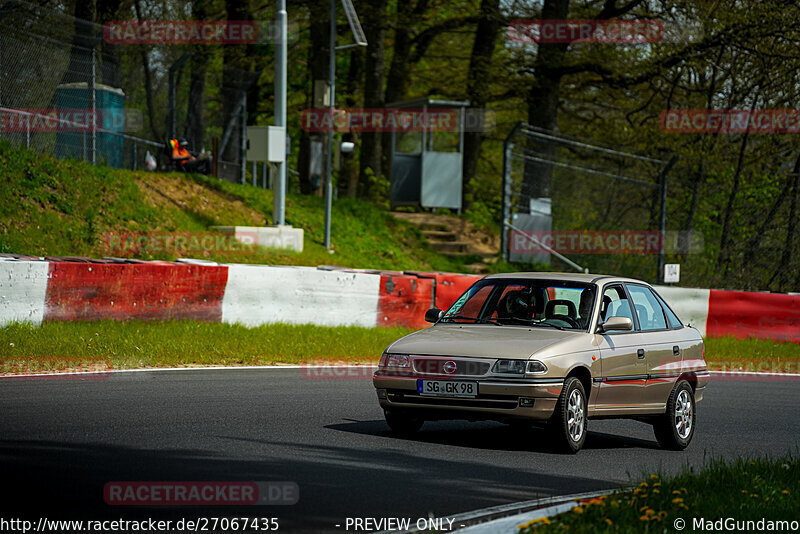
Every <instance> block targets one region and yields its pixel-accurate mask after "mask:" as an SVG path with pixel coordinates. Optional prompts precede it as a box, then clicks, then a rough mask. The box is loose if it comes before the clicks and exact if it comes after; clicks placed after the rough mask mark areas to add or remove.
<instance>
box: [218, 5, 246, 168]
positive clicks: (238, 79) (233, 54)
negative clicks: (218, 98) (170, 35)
mask: <svg viewBox="0 0 800 534" xmlns="http://www.w3.org/2000/svg"><path fill="white" fill-rule="evenodd" d="M225 11H226V14H227V17H228V20H252V18H253V17H252V14H251V13H250V5H249V2H248V0H225ZM222 61H223V68H222V90H221V94H222V125H223V135H224V130H225V129H227V127H228V125H231V124H232V127H231V130H230V136H229V138H228V143H227V145H226V146H225V150H224V151H223V153H222V154H220V159H222V160H225V161H230V162H239V147H240V138H241V130H240V120H239V119H238V117H237V116H236V115H237V114H238V113H239V106H238V104H239V103H240V101H241V99H242V96H243V94H244V96H245V97H246V91H247V86H248V81H249V80H250V75H251V73H250V70H251V68H252V61H251V60H250V58H249V57H248V54H247V46H246V45H225V47H224V51H223V55H222ZM242 163H243V162H242Z"/></svg>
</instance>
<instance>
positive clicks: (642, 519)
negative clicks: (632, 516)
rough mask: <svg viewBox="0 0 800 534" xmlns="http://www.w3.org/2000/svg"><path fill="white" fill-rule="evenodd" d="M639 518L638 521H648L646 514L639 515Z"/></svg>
mask: <svg viewBox="0 0 800 534" xmlns="http://www.w3.org/2000/svg"><path fill="white" fill-rule="evenodd" d="M639 520H640V521H650V518H649V517H648V516H646V515H643V516H640V517H639Z"/></svg>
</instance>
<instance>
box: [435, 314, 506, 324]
mask: <svg viewBox="0 0 800 534" xmlns="http://www.w3.org/2000/svg"><path fill="white" fill-rule="evenodd" d="M451 319H462V320H465V321H475V324H495V325H497V326H503V323H500V322H498V321H495V320H494V319H478V318H477V317H467V316H466V315H453V316H451V317H445V318H444V319H442V322H452V321H451Z"/></svg>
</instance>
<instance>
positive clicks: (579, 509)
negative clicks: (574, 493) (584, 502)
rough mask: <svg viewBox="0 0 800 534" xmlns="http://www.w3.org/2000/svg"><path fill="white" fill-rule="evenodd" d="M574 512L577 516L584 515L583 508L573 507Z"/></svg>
mask: <svg viewBox="0 0 800 534" xmlns="http://www.w3.org/2000/svg"><path fill="white" fill-rule="evenodd" d="M572 511H573V512H575V513H576V514H582V513H583V508H581V507H580V506H573V507H572Z"/></svg>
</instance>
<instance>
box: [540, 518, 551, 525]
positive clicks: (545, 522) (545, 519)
mask: <svg viewBox="0 0 800 534" xmlns="http://www.w3.org/2000/svg"><path fill="white" fill-rule="evenodd" d="M542 524H543V525H549V524H550V520H549V519H548V518H546V517H543V518H542Z"/></svg>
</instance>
